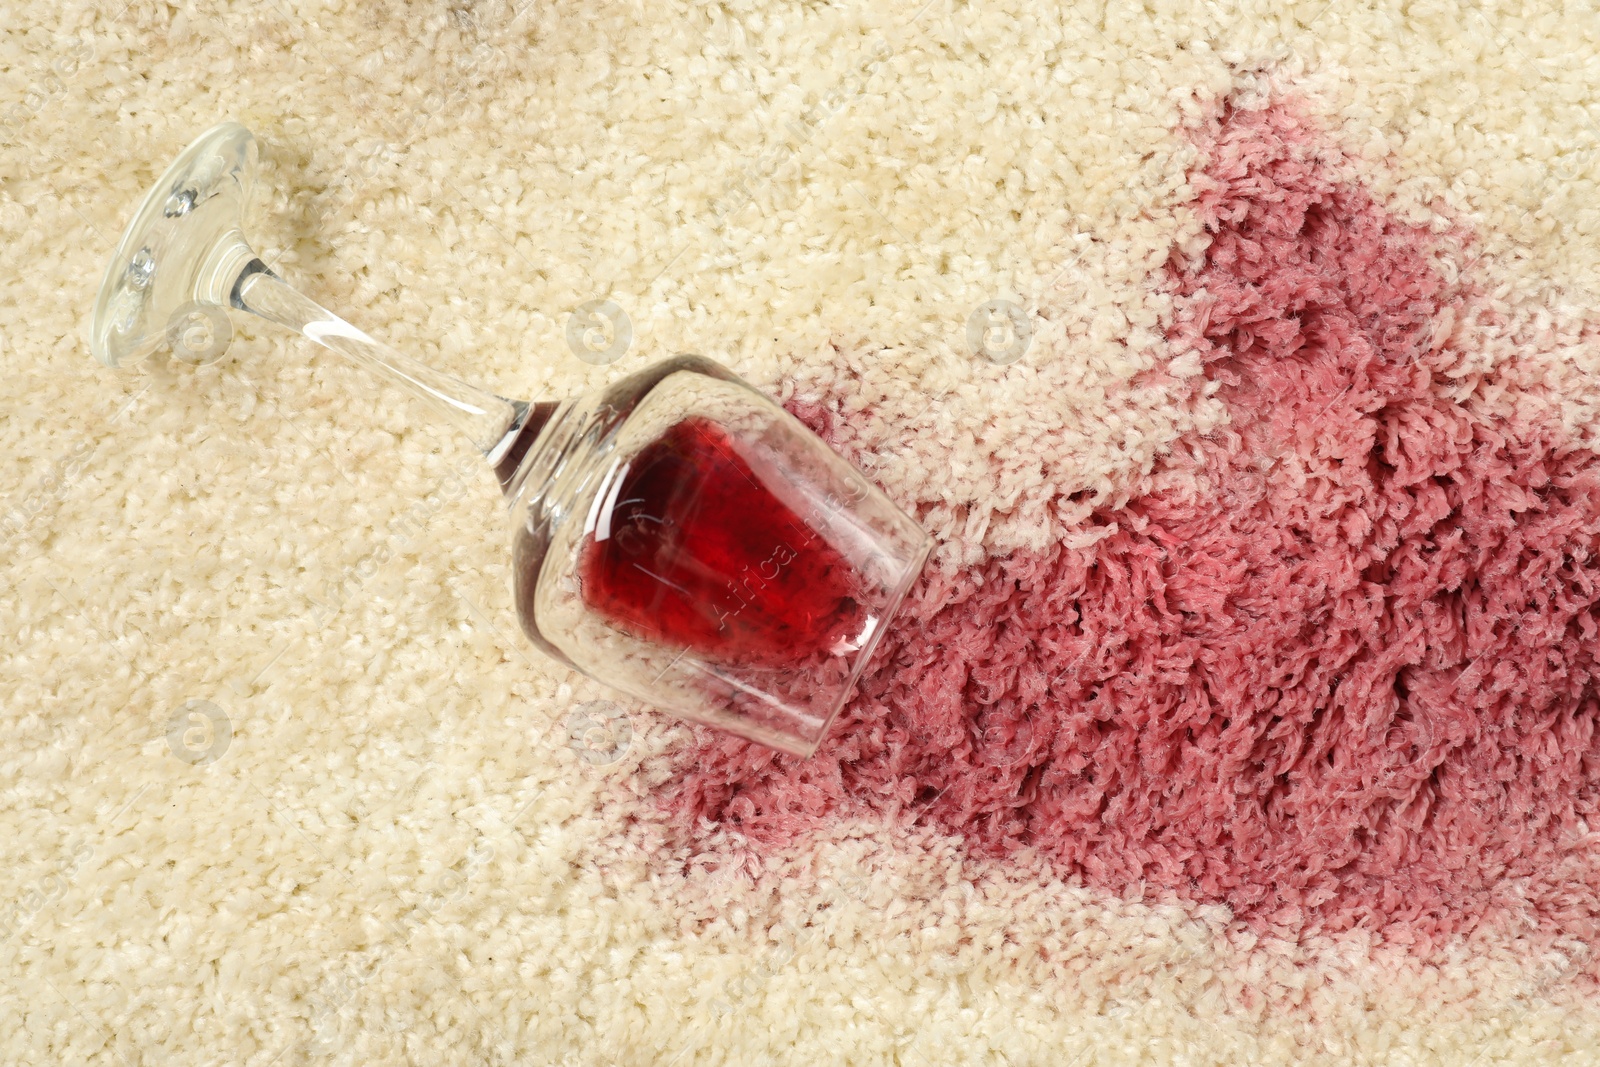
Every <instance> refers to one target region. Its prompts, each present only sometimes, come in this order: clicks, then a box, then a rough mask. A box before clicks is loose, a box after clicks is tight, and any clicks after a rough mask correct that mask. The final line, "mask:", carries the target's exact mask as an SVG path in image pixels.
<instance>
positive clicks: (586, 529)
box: [90, 122, 931, 757]
mask: <svg viewBox="0 0 1600 1067" xmlns="http://www.w3.org/2000/svg"><path fill="white" fill-rule="evenodd" d="M255 168H256V145H255V139H254V138H253V137H252V136H251V134H250V132H249V131H248V130H247V129H245V128H244V127H243V126H240V125H239V124H238V123H233V122H228V123H223V124H221V125H219V126H215V127H213V128H212V129H210V130H208V131H207V132H206V133H204V134H202V135H201V136H200V137H199V138H198V139H197V140H196V141H195V142H194V143H193V144H191V145H190V146H189V147H188V148H186V149H185V150H184V151H183V153H182V154H181V155H180V156H179V157H178V158H177V160H175V161H174V162H173V164H172V166H171V167H169V168H168V169H167V172H166V173H165V174H163V175H162V176H161V179H160V181H158V182H157V183H156V185H155V187H154V188H152V189H151V190H150V192H149V193H148V194H146V196H145V199H144V202H143V203H142V204H140V206H139V209H138V211H137V212H136V213H135V214H134V216H133V221H132V222H131V223H129V225H128V229H127V231H126V232H125V233H124V234H123V237H122V241H121V243H120V244H119V245H118V247H117V251H116V253H115V255H114V256H113V258H112V260H111V263H110V264H109V266H108V267H107V268H106V274H105V279H104V280H103V281H102V283H101V286H100V293H99V296H98V297H97V299H96V302H95V309H94V318H93V320H92V322H91V325H90V331H91V347H92V349H93V351H94V354H95V356H96V357H97V358H98V359H99V360H100V361H101V362H103V363H105V364H106V365H107V366H111V367H115V366H118V365H120V364H124V363H127V362H130V361H132V360H135V359H138V358H140V357H142V356H145V355H147V354H149V353H150V352H152V351H154V350H155V349H157V348H158V347H160V346H161V345H162V344H163V343H165V342H169V341H170V342H173V343H174V347H175V349H177V350H178V351H179V352H180V353H182V352H184V351H188V352H191V353H192V352H194V351H196V350H197V345H196V344H194V343H192V342H191V343H188V344H184V343H182V342H183V341H184V337H185V331H194V330H199V331H200V332H201V333H202V334H203V335H204V334H206V333H207V332H208V331H209V336H210V338H211V339H210V340H209V341H208V342H205V343H204V345H203V346H199V349H200V350H201V351H204V352H205V354H206V355H208V356H212V355H215V354H217V353H218V351H219V350H220V348H221V347H222V346H223V345H225V344H226V337H227V336H228V329H227V322H226V310H225V309H228V308H232V309H234V310H237V311H244V312H248V313H250V314H252V315H257V316H259V317H261V318H264V319H267V320H269V321H271V322H275V323H277V324H278V325H280V326H285V327H288V328H289V329H291V330H296V331H298V332H300V333H302V334H304V335H305V336H306V337H308V338H310V339H311V340H312V341H315V342H317V343H318V344H320V345H322V346H324V347H325V348H328V349H331V350H332V351H334V352H337V353H339V354H340V355H343V356H345V357H347V358H349V359H352V360H354V361H355V362H357V363H359V364H361V365H363V366H365V367H367V368H368V369H370V370H372V371H374V372H376V373H377V374H379V375H380V376H383V377H386V378H388V379H389V380H391V381H393V382H395V383H397V384H399V385H401V386H403V387H405V388H406V389H408V390H410V391H411V392H412V393H413V394H415V395H417V396H419V397H421V398H422V399H423V400H425V401H426V402H427V403H428V404H429V405H430V406H431V407H432V409H433V410H434V411H436V412H437V413H438V414H439V416H440V417H441V418H443V419H444V420H445V421H447V422H449V423H451V424H452V425H454V426H455V427H456V428H457V429H459V430H460V431H461V432H462V433H464V434H466V436H467V437H468V439H470V440H471V441H472V443H473V445H475V446H476V447H477V448H478V449H479V450H480V451H481V452H482V453H483V455H484V458H485V460H487V462H488V463H489V466H490V467H491V468H492V469H493V471H494V474H495V476H496V478H497V479H498V480H499V483H500V487H501V489H502V490H503V492H504V494H505V498H506V501H507V502H508V505H509V508H510V512H511V528H512V546H511V551H512V562H513V566H512V575H513V577H512V584H513V587H514V588H513V593H514V596H515V601H516V609H517V615H518V617H519V619H520V620H521V623H522V629H523V631H524V632H525V633H526V634H527V636H528V638H529V639H530V640H531V641H532V642H533V643H534V644H535V645H536V646H538V647H539V648H540V649H542V650H543V651H544V652H546V653H547V654H549V655H550V656H552V657H554V658H555V659H557V660H559V661H560V662H562V663H565V664H568V665H569V666H572V667H575V668H576V669H578V670H580V671H582V672H583V673H584V674H587V675H589V676H590V677H592V678H594V679H596V680H597V681H599V682H602V683H604V684H606V685H608V686H611V687H613V688H615V689H618V690H620V691H621V692H623V693H626V694H628V695H629V696H632V697H635V698H637V699H638V700H640V701H643V702H644V703H646V704H649V705H653V706H654V707H656V708H659V709H661V710H663V711H667V712H671V713H673V714H676V715H679V716H682V717H684V718H687V719H693V720H695V721H697V722H703V723H707V724H710V725H712V726H716V727H720V728H721V729H724V730H728V731H731V732H733V733H735V734H739V735H741V736H743V737H746V738H749V739H750V740H752V741H757V742H759V743H761V744H764V745H769V746H771V747H772V748H776V749H779V750H781V751H784V752H789V753H792V754H794V755H798V756H802V757H804V756H809V755H810V754H811V753H812V752H813V751H815V750H816V747H817V745H818V744H819V743H820V742H821V740H822V738H823V736H824V735H825V734H826V733H827V730H828V726H829V725H830V724H831V723H832V721H833V718H834V716H835V715H837V714H838V711H839V709H840V707H842V706H843V705H844V703H845V701H846V700H847V699H848V697H849V695H850V693H851V691H852V690H853V688H854V686H855V683H856V679H857V677H858V676H859V675H860V673H861V669H862V667H863V666H864V665H865V663H866V661H867V659H868V657H869V656H870V655H871V653H872V649H873V647H874V646H875V645H876V644H877V642H878V639H879V638H880V637H881V636H882V635H883V632H884V629H885V627H886V626H887V625H888V623H889V620H890V618H892V617H893V615H894V613H895V611H896V610H897V609H898V608H899V606H900V603H901V601H902V600H903V599H904V597H905V594H906V590H907V589H908V588H909V587H910V585H911V583H912V582H913V581H914V580H915V579H916V577H917V575H918V574H919V573H920V572H921V570H922V566H923V563H924V561H925V560H926V558H927V555H928V551H929V548H930V547H931V541H930V539H929V537H928V535H927V534H926V533H925V532H923V530H922V529H921V528H920V527H918V525H917V524H916V523H915V522H914V521H913V520H912V519H911V518H910V517H909V516H908V515H906V514H905V513H904V512H903V511H901V510H900V509H899V508H898V507H896V506H895V505H894V504H893V503H891V502H890V501H889V499H888V498H887V497H886V496H884V495H883V493H882V492H880V491H879V490H878V489H877V487H875V486H873V485H872V484H871V483H870V482H868V481H867V480H866V479H865V478H864V477H862V475H861V474H860V472H858V471H857V470H855V468H853V467H852V466H851V465H850V464H849V463H847V462H845V461H844V460H843V459H842V458H841V457H840V456H838V455H837V454H836V453H834V452H833V451H832V450H831V449H829V448H828V447H827V445H825V444H823V442H822V441H821V440H819V439H818V438H817V437H816V436H815V435H814V434H812V433H811V432H810V431H809V430H807V429H806V428H805V427H804V426H803V425H801V423H800V422H799V421H798V420H796V419H795V418H794V417H793V416H791V415H790V414H789V413H788V412H786V411H784V410H783V409H782V408H781V407H779V406H778V405H777V404H775V403H773V402H772V401H771V400H769V399H768V398H767V397H765V396H763V395H762V394H761V393H759V392H757V391H756V390H755V389H753V388H751V387H750V386H749V385H746V384H745V383H744V382H743V381H741V380H740V379H739V378H738V377H736V376H735V375H734V374H733V373H732V372H731V371H729V370H727V369H726V368H724V367H722V366H720V365H718V364H716V363H714V362H712V361H711V360H708V359H704V358H701V357H699V356H678V357H675V358H672V359H667V360H664V361H662V362H659V363H656V364H655V365H653V366H651V367H649V368H647V369H645V370H642V371H639V372H638V373H636V374H633V375H631V376H629V377H627V378H624V379H622V380H621V381H618V382H617V383H615V384H614V385H611V386H610V387H608V388H606V389H603V390H601V391H598V392H596V393H593V394H591V395H588V396H584V397H580V398H578V399H575V400H566V401H560V402H543V403H526V402H523V401H519V400H507V399H504V398H503V397H499V396H496V395H494V394H493V393H489V392H485V391H484V390H482V389H478V388H475V387H474V386H471V385H468V384H466V383H465V382H462V381H459V380H457V379H455V378H453V377H451V376H449V375H446V374H442V373H439V372H438V371H435V370H432V369H430V368H428V367H426V366H423V365H422V364H420V363H418V362H417V361H415V360H413V359H411V358H409V357H407V356H404V355H402V354H401V353H399V352H397V351H395V350H394V349H392V348H390V347H388V346H387V345H384V344H382V343H380V342H378V341H376V340H374V339H373V338H371V337H369V336H368V335H367V334H366V333H364V332H362V331H361V330H359V329H357V328H356V327H354V326H352V325H350V324H349V323H347V322H345V321H344V320H343V319H341V318H339V317H338V316H337V315H334V314H333V313H332V312H330V311H328V310H326V309H325V308H322V307H320V306H319V305H317V304H316V303H315V302H313V301H311V300H309V299H308V298H306V297H304V296H302V295H301V294H300V293H299V292H297V291H296V290H295V289H294V288H293V287H291V286H290V285H288V284H287V283H286V282H284V281H283V280H282V279H280V278H279V277H278V276H277V275H275V274H273V273H272V271H271V270H269V269H267V267H266V265H265V264H263V263H262V262H261V260H260V259H259V258H258V257H257V256H256V254H255V252H254V251H253V250H252V249H251V247H250V245H249V244H248V243H247V242H246V240H245V238H244V234H243V232H242V230H241V228H240V223H241V218H242V214H243V206H244V203H245V200H246V197H248V196H249V195H250V190H251V187H252V184H253V182H254V178H255Z"/></svg>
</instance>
